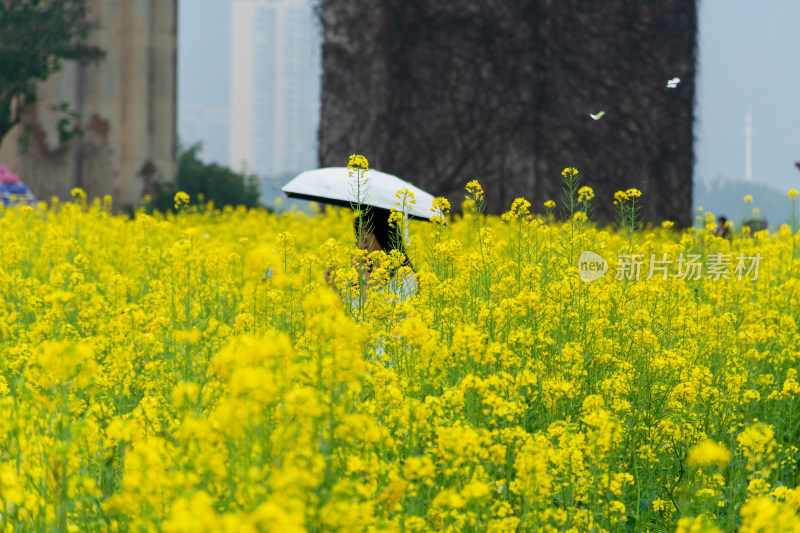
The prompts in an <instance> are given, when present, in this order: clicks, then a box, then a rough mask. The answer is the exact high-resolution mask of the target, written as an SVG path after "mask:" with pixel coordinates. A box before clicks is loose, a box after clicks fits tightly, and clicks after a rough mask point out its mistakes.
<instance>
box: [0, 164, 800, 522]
mask: <svg viewBox="0 0 800 533" xmlns="http://www.w3.org/2000/svg"><path fill="white" fill-rule="evenodd" d="M580 177H581V176H580V174H579V173H578V171H577V170H575V169H565V172H564V175H563V176H562V177H560V178H559V177H555V179H561V180H563V183H564V191H565V195H564V197H563V198H557V199H549V200H548V202H547V204H546V207H547V210H548V213H549V215H548V216H545V217H536V216H532V215H531V214H530V213H529V211H530V207H531V205H530V203H529V202H528V201H527V200H524V199H519V200H517V201H516V202H514V204H513V206H510V209H509V212H508V213H506V214H505V215H503V216H502V217H497V216H486V215H484V214H483V212H482V201H483V198H484V191H483V190H482V188H481V186H480V184H479V183H478V182H470V183H469V184H468V186H467V191H466V198H451V199H450V201H452V202H458V203H460V202H462V201H463V202H464V205H463V210H462V211H463V214H460V215H450V214H448V213H447V211H448V209H449V206H450V202H447V201H446V200H444V199H440V200H437V206H438V207H439V208H441V214H440V216H438V217H435V218H434V220H433V222H432V223H428V222H412V224H411V228H410V230H411V231H410V245H409V247H408V251H409V256H410V259H411V263H412V264H413V266H414V269H415V271H416V273H415V276H416V281H417V283H418V290H417V291H416V293H415V294H412V295H407V294H398V292H399V290H398V287H397V286H396V279H397V276H392V275H391V274H392V273H393V272H398V271H399V270H402V269H408V268H409V267H408V266H399V265H400V259H399V258H398V257H396V256H395V255H390V256H387V255H386V254H384V253H382V252H375V253H373V254H371V255H370V257H366V258H364V257H361V258H358V257H356V260H355V261H354V256H358V252H357V251H356V250H355V247H354V237H353V211H351V210H349V209H342V208H333V209H327V210H325V211H324V212H319V213H317V214H307V213H301V212H286V213H279V214H270V213H268V212H267V211H265V210H250V211H247V210H244V209H231V208H226V209H223V210H218V209H214V208H213V206H212V205H208V204H206V205H199V206H193V205H187V202H188V201H189V200H190V199H189V198H188V196H187V195H185V194H179V195H177V196H176V199H175V203H176V207H177V208H178V212H177V214H168V215H159V214H155V215H148V214H146V213H145V212H144V211H143V210H140V211H139V212H137V213H136V216H135V218H133V219H129V218H127V217H121V216H117V215H114V214H113V211H112V208H111V203H110V200H109V199H106V200H103V201H95V202H92V203H87V201H86V198H85V195H83V194H82V192H81V191H77V190H76V191H75V194H74V200H73V201H72V202H67V203H59V202H56V201H54V202H52V203H51V204H50V205H49V206H44V205H41V206H39V207H36V208H33V207H20V208H10V209H6V210H1V211H0V228H2V230H1V231H2V236H3V244H2V250H3V253H2V255H0V291H2V304H1V305H0V346H1V349H2V357H1V358H0V425H2V430H0V438H2V441H1V442H0V529H1V530H2V531H8V532H17V531H115V532H116V531H118V532H122V531H126V532H127V531H130V532H138V531H164V532H202V531H209V532H210V531H225V532H262V531H263V532H276V533H278V532H280V533H291V532H295V531H297V532H299V531H319V532H321V531H340V532H354V531H369V532H383V531H386V532H389V531H403V532H422V531H476V532H483V531H488V532H506V531H508V532H514V531H670V532H672V531H679V532H690V531H691V532H695V531H697V532H699V531H707V532H712V531H734V530H737V529H738V531H741V532H766V531H800V515H798V507H800V488H798V480H799V479H800V450H798V446H799V445H800V402H798V397H799V396H798V395H800V378H799V377H798V366H799V365H798V363H799V362H800V341H799V340H798V338H800V331H798V323H799V322H800V305H799V304H798V295H800V232H798V228H797V227H796V224H795V225H794V226H795V227H790V226H788V225H785V226H782V227H781V228H780V229H779V230H778V231H776V232H773V233H769V232H767V231H759V232H757V233H755V234H749V233H747V232H742V231H740V230H736V231H734V236H733V238H732V239H727V238H720V237H717V236H716V235H715V225H714V219H713V216H711V217H709V219H708V224H707V225H706V224H705V222H706V221H705V220H703V221H701V222H702V223H701V224H700V225H699V226H698V227H696V228H692V229H688V230H682V231H679V230H676V229H674V228H673V227H672V225H671V224H670V223H669V222H665V223H664V224H662V226H661V227H655V228H650V227H646V228H645V227H642V225H641V223H640V221H639V220H638V206H639V205H641V204H642V203H643V202H647V201H655V200H653V199H648V198H647V197H646V196H642V194H641V193H640V192H639V191H638V190H636V189H628V190H627V191H619V192H618V193H617V195H616V196H615V197H614V198H606V199H600V198H595V196H594V193H593V192H592V190H591V188H590V187H588V186H586V184H582V183H581V182H580V180H579V178H580ZM486 194H490V191H487V193H486ZM598 201H604V202H614V203H615V204H616V207H617V209H618V215H619V223H618V224H617V225H616V226H614V227H600V226H598V225H596V224H594V223H592V222H591V220H592V217H591V209H592V205H594V204H593V203H594V202H598ZM787 201H796V193H795V194H794V196H792V195H791V194H790V197H789V199H787ZM445 222H446V223H445ZM364 265H371V274H370V276H369V284H370V287H369V288H368V290H367V293H368V296H367V298H366V299H365V300H363V301H362V297H361V292H360V291H359V290H358V288H357V286H358V280H359V279H363V276H362V277H360V276H359V272H358V270H359V268H362V267H363V266H364ZM327 269H332V271H333V272H334V273H335V277H336V278H337V279H338V280H339V282H340V284H341V285H340V286H343V287H347V286H350V287H352V288H353V289H352V290H349V291H348V290H344V291H342V292H341V294H339V293H337V292H336V291H334V290H333V289H332V288H331V287H330V286H329V285H328V284H327V283H326V282H325V280H324V278H323V273H324V272H326V270H327ZM348 282H349V285H348Z"/></svg>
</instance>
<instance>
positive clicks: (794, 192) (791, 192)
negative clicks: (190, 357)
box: [786, 189, 797, 198]
mask: <svg viewBox="0 0 800 533" xmlns="http://www.w3.org/2000/svg"><path fill="white" fill-rule="evenodd" d="M786 194H787V195H788V196H789V198H797V190H796V189H789V192H788V193H786Z"/></svg>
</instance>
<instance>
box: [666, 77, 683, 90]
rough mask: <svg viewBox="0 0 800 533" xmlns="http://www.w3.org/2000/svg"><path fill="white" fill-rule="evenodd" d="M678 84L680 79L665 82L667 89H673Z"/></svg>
mask: <svg viewBox="0 0 800 533" xmlns="http://www.w3.org/2000/svg"><path fill="white" fill-rule="evenodd" d="M680 82H681V79H680V78H672V79H671V80H667V89H674V88H675V87H677V86H678V84H679V83H680Z"/></svg>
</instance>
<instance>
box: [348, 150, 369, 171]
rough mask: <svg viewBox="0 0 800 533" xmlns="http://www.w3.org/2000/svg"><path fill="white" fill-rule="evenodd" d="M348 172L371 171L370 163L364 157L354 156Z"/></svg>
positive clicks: (349, 163) (351, 158)
mask: <svg viewBox="0 0 800 533" xmlns="http://www.w3.org/2000/svg"><path fill="white" fill-rule="evenodd" d="M347 168H348V170H356V169H358V170H369V161H367V158H366V157H364V156H363V155H359V154H353V155H351V156H350V161H349V162H348V163H347Z"/></svg>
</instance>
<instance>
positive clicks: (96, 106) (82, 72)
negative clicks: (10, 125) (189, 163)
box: [0, 0, 178, 207]
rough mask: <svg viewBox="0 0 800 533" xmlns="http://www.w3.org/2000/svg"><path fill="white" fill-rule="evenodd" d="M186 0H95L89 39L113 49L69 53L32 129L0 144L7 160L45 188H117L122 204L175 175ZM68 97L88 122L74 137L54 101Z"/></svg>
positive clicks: (34, 110) (36, 110)
mask: <svg viewBox="0 0 800 533" xmlns="http://www.w3.org/2000/svg"><path fill="white" fill-rule="evenodd" d="M177 10H178V0H92V1H91V2H90V15H89V17H90V21H91V23H92V26H93V28H94V29H93V31H92V34H91V37H90V40H91V41H92V42H93V43H94V44H97V45H98V46H99V47H101V48H102V49H103V50H105V52H106V57H105V59H104V60H103V61H101V62H100V63H97V64H93V65H88V66H81V65H76V64H74V63H73V62H65V63H64V66H63V69H62V70H61V71H60V72H58V73H56V74H54V75H53V76H51V77H50V79H48V80H47V81H46V82H44V83H42V84H40V86H39V88H38V91H37V103H36V105H35V106H32V107H31V109H30V110H29V113H28V116H27V123H28V128H27V135H26V131H25V128H24V127H22V126H21V125H20V126H17V127H16V128H15V129H14V130H13V131H12V132H11V133H9V135H7V136H6V138H5V139H4V140H3V145H2V147H0V162H3V163H5V164H7V165H8V166H9V167H10V168H11V169H12V170H13V171H14V172H16V173H18V174H19V175H20V177H21V178H22V179H23V180H24V181H25V182H26V183H27V184H28V185H29V186H30V187H31V189H32V190H33V192H34V194H36V195H37V197H39V198H40V199H43V200H47V199H49V198H50V197H51V196H58V197H60V198H62V199H64V198H67V197H69V194H70V190H71V189H72V188H73V187H81V188H82V189H84V190H85V191H86V193H87V194H88V195H89V196H90V197H94V196H103V195H106V194H111V195H112V196H113V197H114V203H115V205H116V206H117V207H122V206H129V205H137V204H139V203H140V202H141V200H142V197H143V196H144V194H146V193H150V192H153V188H154V184H155V183H156V182H157V181H164V182H169V181H172V180H173V179H174V175H175V171H176V160H175V156H176V150H177V146H176V145H177V118H176V114H177V101H176V100H177V96H176V95H177V91H176V88H177V38H178V35H177V23H178V20H177V16H178V13H177ZM62 103H66V104H68V106H69V109H70V110H71V111H75V112H77V113H78V119H77V124H78V125H79V126H80V128H81V129H82V130H83V134H82V135H78V136H74V137H72V138H71V139H69V140H66V141H64V140H60V139H59V135H58V130H57V125H58V121H59V120H61V119H62V118H63V117H64V116H65V115H64V113H63V112H59V111H54V110H53V109H51V108H52V107H53V106H58V105H60V104H62ZM25 137H27V138H28V142H23V143H22V144H21V143H20V141H21V140H24V139H25ZM62 141H63V142H62ZM23 145H27V149H25V146H23Z"/></svg>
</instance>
